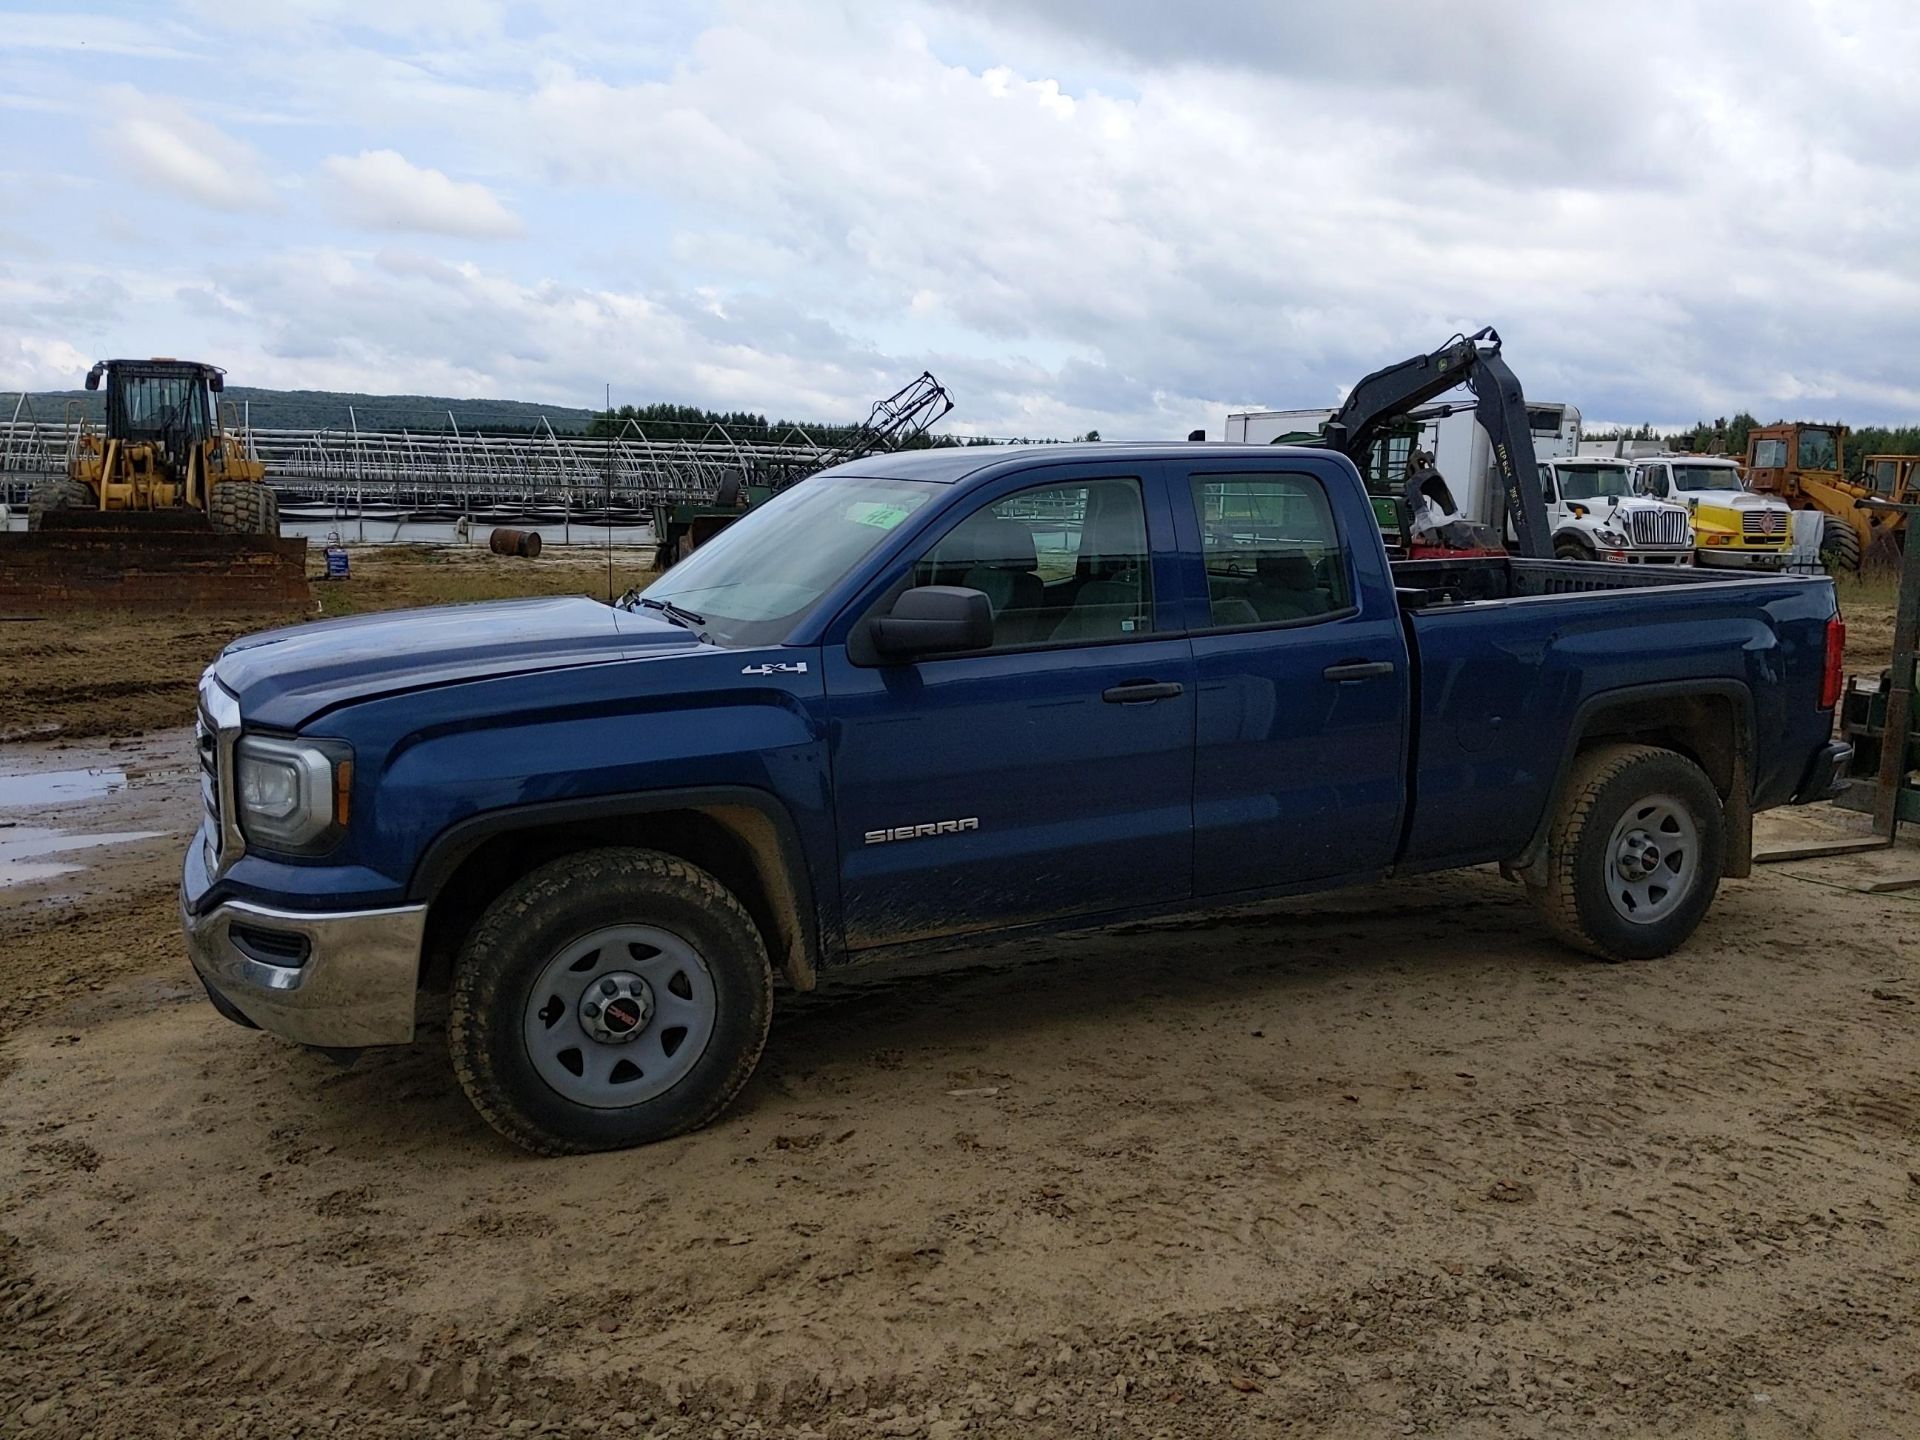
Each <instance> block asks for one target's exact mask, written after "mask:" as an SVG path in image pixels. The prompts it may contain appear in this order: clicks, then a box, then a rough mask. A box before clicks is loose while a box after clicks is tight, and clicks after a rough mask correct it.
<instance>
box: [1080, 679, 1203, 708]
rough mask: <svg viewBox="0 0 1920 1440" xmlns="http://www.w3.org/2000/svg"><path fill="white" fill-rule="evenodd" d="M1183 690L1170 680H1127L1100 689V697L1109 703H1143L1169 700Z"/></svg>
mask: <svg viewBox="0 0 1920 1440" xmlns="http://www.w3.org/2000/svg"><path fill="white" fill-rule="evenodd" d="M1184 693H1185V690H1184V689H1183V687H1181V686H1180V685H1179V684H1178V683H1177V682H1175V681H1172V680H1129V681H1127V682H1126V684H1124V685H1115V686H1114V687H1112V688H1111V689H1109V690H1102V691H1101V692H1100V698H1101V699H1102V700H1104V701H1106V702H1107V703H1108V704H1109V705H1145V704H1147V703H1149V702H1150V701H1154V700H1171V699H1173V697H1174V696H1176V695H1181V694H1184Z"/></svg>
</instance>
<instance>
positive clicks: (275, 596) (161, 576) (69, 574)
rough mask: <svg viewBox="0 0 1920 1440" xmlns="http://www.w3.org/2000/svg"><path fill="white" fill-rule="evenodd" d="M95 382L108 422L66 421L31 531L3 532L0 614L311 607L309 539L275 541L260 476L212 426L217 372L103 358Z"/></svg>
mask: <svg viewBox="0 0 1920 1440" xmlns="http://www.w3.org/2000/svg"><path fill="white" fill-rule="evenodd" d="M103 381H104V382H105V387H106V402H107V403H106V422H105V424H104V425H95V424H94V423H92V422H91V421H86V420H80V421H78V422H77V423H74V422H73V421H70V423H69V440H68V449H67V464H66V470H65V473H63V474H52V475H46V476H43V477H42V478H41V479H39V480H38V481H37V482H36V483H35V484H34V486H33V488H32V490H31V492H30V494H29V498H28V502H27V533H26V534H24V535H20V534H14V535H0V614H8V613H20V614H35V613H39V614H47V613H58V612H61V611H64V610H68V609H73V608H113V609H144V608H153V607H172V608H188V609H205V610H246V611H260V612H269V611H285V610H288V609H293V608H302V607H304V606H305V605H306V604H308V603H309V602H310V599H311V596H310V592H309V591H308V589H307V565H306V552H307V542H306V541H305V540H303V539H294V540H282V539H281V538H280V507H279V503H278V501H277V500H276V499H275V497H274V493H273V491H272V490H271V489H269V488H268V486H267V485H266V483H265V479H266V471H265V467H264V466H263V465H261V463H260V462H259V460H257V459H256V458H254V456H253V455H252V454H251V453H250V451H251V446H250V445H249V443H248V437H247V435H246V432H245V431H244V430H243V429H241V428H239V427H237V426H234V425H230V424H228V423H226V422H225V421H224V420H223V418H222V416H221V413H220V401H219V396H220V392H221V391H222V389H223V388H224V385H223V382H222V372H221V371H220V369H219V368H218V367H217V366H213V365H201V364H197V363H195V362H192V361H187V360H174V359H168V358H156V359H152V360H102V361H101V362H100V363H99V364H97V365H95V366H94V367H93V369H92V370H90V371H88V372H87V389H89V390H99V389H100V388H101V385H102V382H103Z"/></svg>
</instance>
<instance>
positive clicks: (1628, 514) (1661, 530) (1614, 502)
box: [1540, 456, 1693, 565]
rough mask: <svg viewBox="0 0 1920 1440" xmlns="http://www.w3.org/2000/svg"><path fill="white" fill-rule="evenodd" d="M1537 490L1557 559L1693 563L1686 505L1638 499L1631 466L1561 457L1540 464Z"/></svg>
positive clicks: (1606, 460)
mask: <svg viewBox="0 0 1920 1440" xmlns="http://www.w3.org/2000/svg"><path fill="white" fill-rule="evenodd" d="M1540 488H1541V491H1542V495H1543V498H1544V499H1545V501H1546V504H1547V520H1548V522H1549V525H1550V526H1551V530H1552V534H1553V553H1554V555H1555V557H1556V558H1558V559H1561V560H1605V561H1611V562H1613V563H1614V564H1624V565H1690V564H1692V563H1693V517H1692V515H1691V513H1690V512H1689V511H1688V509H1687V507H1686V506H1685V505H1681V504H1676V503H1674V502H1672V501H1668V500H1661V499H1658V498H1656V497H1654V496H1651V495H1642V494H1636V493H1635V490H1634V475H1633V462H1632V461H1630V460H1617V459H1612V458H1606V457H1597V456H1565V457H1560V458H1557V459H1552V460H1542V461H1541V462H1540Z"/></svg>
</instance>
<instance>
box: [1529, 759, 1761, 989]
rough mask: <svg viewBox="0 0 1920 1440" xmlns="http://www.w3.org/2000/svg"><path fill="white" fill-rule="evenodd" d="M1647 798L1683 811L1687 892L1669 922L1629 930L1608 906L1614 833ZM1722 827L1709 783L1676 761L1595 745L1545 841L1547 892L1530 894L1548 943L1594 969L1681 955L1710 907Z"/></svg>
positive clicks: (1631, 925) (1578, 766)
mask: <svg viewBox="0 0 1920 1440" xmlns="http://www.w3.org/2000/svg"><path fill="white" fill-rule="evenodd" d="M1651 796H1667V797H1672V798H1673V799H1675V800H1677V801H1679V802H1680V803H1681V804H1682V805H1684V806H1685V807H1686V810H1687V813H1688V815H1689V817H1690V818H1691V820H1692V823H1693V826H1694V828H1695V833H1696V835H1697V841H1698V854H1697V857H1696V858H1695V862H1694V863H1695V864H1696V865H1697V867H1698V869H1697V871H1696V873H1695V874H1694V875H1693V878H1692V882H1691V888H1690V889H1689V891H1688V892H1687V893H1686V894H1685V896H1684V897H1683V898H1682V899H1681V901H1680V902H1679V904H1678V905H1677V906H1676V907H1675V908H1674V909H1673V910H1672V912H1671V913H1669V914H1666V915H1663V916H1662V917H1661V918H1660V919H1658V920H1656V921H1652V922H1647V923H1639V922H1635V921H1632V920H1628V919H1626V918H1624V917H1623V916H1622V915H1621V914H1620V913H1619V911H1618V910H1617V909H1616V907H1615V905H1614V903H1613V901H1612V900H1611V899H1610V898H1609V895H1608V889H1609V882H1610V878H1611V876H1612V873H1613V870H1612V867H1613V864H1614V856H1613V854H1612V853H1611V851H1612V848H1613V839H1614V833H1615V828H1616V827H1617V826H1618V825H1619V824H1621V822H1622V820H1623V817H1625V815H1626V814H1627V812H1628V811H1629V809H1630V808H1632V807H1633V806H1635V805H1637V804H1639V803H1641V802H1642V801H1643V800H1645V799H1647V798H1648V797H1651ZM1726 850H1727V840H1726V821H1725V816H1724V814H1723V813H1722V810H1721V803H1720V796H1719V794H1718V792H1717V791H1715V790H1714V788H1713V782H1712V781H1711V780H1709V779H1708V778H1707V775H1706V772H1705V771H1703V770H1702V769H1701V768H1700V767H1699V766H1698V765H1696V764H1694V763H1693V761H1691V760H1689V759H1688V758H1687V757H1686V756H1684V755H1681V754H1679V753H1677V752H1675V751H1672V750H1663V749H1660V748H1658V747H1656V746H1652V745H1619V744H1615V745H1597V746H1595V747H1594V748H1592V749H1590V750H1586V751H1583V752H1582V753H1581V754H1580V755H1579V756H1578V757H1577V758H1576V759H1575V760H1574V763H1573V773H1572V774H1571V775H1570V776H1569V777H1568V779H1567V787H1566V791H1565V793H1564V794H1563V795H1562V796H1561V799H1560V806H1559V810H1558V812H1557V813H1556V815H1555V816H1554V820H1553V826H1552V828H1551V830H1549V832H1548V835H1547V883H1546V885H1545V886H1543V887H1541V888H1539V889H1536V890H1533V891H1532V892H1531V894H1532V898H1533V900H1534V903H1535V904H1537V905H1538V906H1539V907H1540V910H1541V913H1542V914H1543V915H1544V916H1545V918H1546V921H1547V926H1548V928H1549V929H1551V930H1552V931H1553V933H1554V936H1555V937H1556V938H1557V939H1559V940H1561V941H1562V942H1564V943H1565V944H1567V945H1571V946H1572V947H1573V948H1574V949H1576V950H1581V951H1584V952H1586V953H1587V954H1589V955H1594V956H1597V957H1598V958H1600V959H1602V960H1652V959H1655V958H1657V957H1659V956H1662V955H1666V954H1669V953H1671V952H1672V951H1674V950H1676V949H1678V948H1679V947H1680V946H1681V945H1683V944H1684V943H1685V942H1686V940H1687V937H1688V936H1690V935H1692V934H1693V932H1694V930H1695V929H1696V928H1697V927H1698V926H1699V924H1700V921H1701V919H1702V918H1703V917H1704V916H1705V915H1706V913H1707V907H1708V906H1710V905H1711V904H1712V903H1713V896H1714V892H1715V891H1716V890H1717V889H1718V888H1719V885H1720V876H1721V872H1722V871H1723V869H1724V868H1725V865H1726Z"/></svg>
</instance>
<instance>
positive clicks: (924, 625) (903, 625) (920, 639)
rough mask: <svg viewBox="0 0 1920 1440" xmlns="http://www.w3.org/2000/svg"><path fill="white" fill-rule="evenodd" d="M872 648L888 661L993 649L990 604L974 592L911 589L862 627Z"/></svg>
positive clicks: (955, 588)
mask: <svg viewBox="0 0 1920 1440" xmlns="http://www.w3.org/2000/svg"><path fill="white" fill-rule="evenodd" d="M867 633H868V635H869V636H870V637H871V638H872V640H873V648H874V649H875V650H876V651H878V652H879V653H880V654H881V655H882V656H884V657H885V658H887V659H889V660H911V659H913V658H914V657H915V656H917V655H940V654H950V653H952V652H955V651H959V650H984V649H986V648H987V647H988V646H989V645H991V644H993V605H992V602H990V601H989V600H988V599H987V597H986V596H985V595H983V594H982V593H981V592H980V591H978V590H968V589H964V588H963V587H961V586H958V585H916V586H914V587H913V589H911V590H904V591H902V592H901V594H900V598H899V599H898V600H896V601H894V602H893V612H892V613H891V614H889V615H883V616H881V617H879V618H878V619H875V620H870V621H868V622H867Z"/></svg>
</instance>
